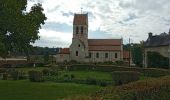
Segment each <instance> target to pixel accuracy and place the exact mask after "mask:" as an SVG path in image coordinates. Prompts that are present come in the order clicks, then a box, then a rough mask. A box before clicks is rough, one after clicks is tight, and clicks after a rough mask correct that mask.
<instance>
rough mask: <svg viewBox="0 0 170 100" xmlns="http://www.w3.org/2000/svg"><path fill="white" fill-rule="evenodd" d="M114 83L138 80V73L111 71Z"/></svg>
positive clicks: (120, 83)
mask: <svg viewBox="0 0 170 100" xmlns="http://www.w3.org/2000/svg"><path fill="white" fill-rule="evenodd" d="M112 76H113V80H114V82H115V85H122V84H127V83H129V82H133V81H137V80H139V77H140V73H139V72H134V71H115V72H113V73H112Z"/></svg>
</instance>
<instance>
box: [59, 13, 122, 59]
mask: <svg viewBox="0 0 170 100" xmlns="http://www.w3.org/2000/svg"><path fill="white" fill-rule="evenodd" d="M71 60H75V61H78V62H106V61H112V62H115V61H117V60H123V40H122V39H88V14H74V20H73V38H72V43H71V45H70V47H69V48H63V49H60V51H59V53H58V54H57V55H56V61H57V62H64V61H71Z"/></svg>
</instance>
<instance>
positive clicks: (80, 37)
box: [70, 14, 88, 61]
mask: <svg viewBox="0 0 170 100" xmlns="http://www.w3.org/2000/svg"><path fill="white" fill-rule="evenodd" d="M70 53H71V54H70V55H71V59H73V60H77V61H80V60H81V61H84V59H85V58H87V57H88V14H74V20H73V38H72V44H71V46H70Z"/></svg>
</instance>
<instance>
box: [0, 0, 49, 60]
mask: <svg viewBox="0 0 170 100" xmlns="http://www.w3.org/2000/svg"><path fill="white" fill-rule="evenodd" d="M26 6H27V0H0V47H2V48H1V49H0V56H1V57H5V56H7V54H8V52H10V51H14V50H16V51H20V52H24V53H25V54H26V56H27V58H28V59H29V51H30V49H31V47H32V45H31V44H32V43H35V41H36V40H37V39H39V38H40V37H39V35H38V33H39V29H40V28H41V25H42V24H45V22H44V21H45V20H46V17H45V14H44V13H43V8H42V5H41V4H39V3H38V4H35V5H34V6H32V7H31V10H30V11H29V12H26Z"/></svg>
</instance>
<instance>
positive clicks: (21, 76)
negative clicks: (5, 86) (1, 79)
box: [11, 70, 26, 80]
mask: <svg viewBox="0 0 170 100" xmlns="http://www.w3.org/2000/svg"><path fill="white" fill-rule="evenodd" d="M11 77H12V78H13V80H19V79H26V73H24V72H21V71H17V70H14V71H13V72H11Z"/></svg>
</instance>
